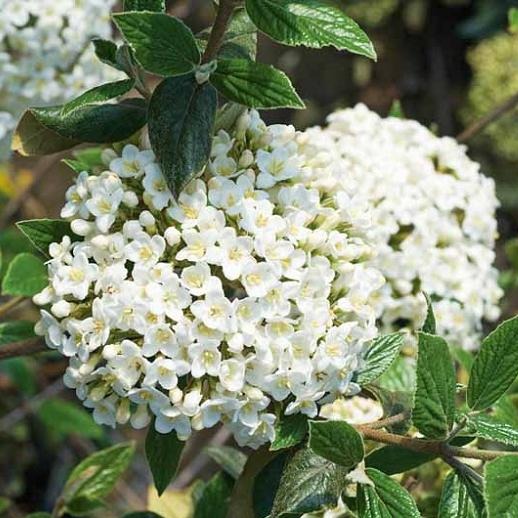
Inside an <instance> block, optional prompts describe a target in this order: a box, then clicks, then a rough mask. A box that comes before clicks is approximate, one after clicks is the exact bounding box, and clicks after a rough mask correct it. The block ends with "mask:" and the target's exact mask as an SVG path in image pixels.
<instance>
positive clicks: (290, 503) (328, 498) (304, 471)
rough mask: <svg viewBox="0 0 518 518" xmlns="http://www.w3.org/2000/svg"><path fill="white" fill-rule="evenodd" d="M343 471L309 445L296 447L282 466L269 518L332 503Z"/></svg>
mask: <svg viewBox="0 0 518 518" xmlns="http://www.w3.org/2000/svg"><path fill="white" fill-rule="evenodd" d="M346 473H347V470H346V469H345V468H343V467H341V466H338V465H336V464H334V463H333V462H330V461H328V460H326V459H324V458H322V457H320V456H318V455H315V454H314V453H313V451H312V450H311V449H309V448H305V449H302V450H299V451H297V452H296V453H295V455H294V456H293V457H292V459H291V460H290V461H289V462H288V464H287V465H286V467H285V469H284V472H283V474H282V477H281V482H280V484H279V489H278V490H277V493H276V495H275V500H274V503H273V509H272V512H271V515H270V516H271V518H276V517H277V516H283V515H285V514H290V513H292V514H302V513H311V512H313V511H318V510H320V509H321V508H323V507H326V506H329V507H332V506H335V505H336V503H337V501H338V497H339V496H340V493H341V491H342V488H343V483H344V477H345V475H346Z"/></svg>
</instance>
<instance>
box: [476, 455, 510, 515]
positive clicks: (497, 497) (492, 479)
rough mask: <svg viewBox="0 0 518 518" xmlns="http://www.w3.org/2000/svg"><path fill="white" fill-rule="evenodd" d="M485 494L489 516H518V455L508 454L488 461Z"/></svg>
mask: <svg viewBox="0 0 518 518" xmlns="http://www.w3.org/2000/svg"><path fill="white" fill-rule="evenodd" d="M484 496H485V500H486V502H487V510H488V516H489V518H500V517H504V516H505V517H508V518H513V517H516V516H518V457H517V456H515V455H508V456H504V457H500V458H498V459H496V460H493V461H491V462H488V463H487V464H486V468H485V485H484Z"/></svg>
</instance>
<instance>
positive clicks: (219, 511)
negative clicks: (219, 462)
mask: <svg viewBox="0 0 518 518" xmlns="http://www.w3.org/2000/svg"><path fill="white" fill-rule="evenodd" d="M232 486H233V480H232V478H231V477H230V476H229V475H227V474H226V473H216V475H214V476H213V477H212V478H211V479H210V480H209V482H208V483H207V484H206V486H205V488H204V489H203V492H202V494H201V497H200V499H199V500H198V502H197V504H196V508H195V509H194V518H226V517H227V511H228V504H229V502H230V494H231V492H232Z"/></svg>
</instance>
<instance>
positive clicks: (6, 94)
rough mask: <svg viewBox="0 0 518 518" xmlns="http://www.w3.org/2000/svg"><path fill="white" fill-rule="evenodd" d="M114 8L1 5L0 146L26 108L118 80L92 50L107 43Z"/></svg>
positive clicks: (107, 3) (39, 0)
mask: <svg viewBox="0 0 518 518" xmlns="http://www.w3.org/2000/svg"><path fill="white" fill-rule="evenodd" d="M115 3H116V0H59V1H56V0H0V12H1V13H2V15H1V16H0V141H1V140H2V139H4V138H5V137H6V135H7V134H8V133H9V132H10V130H11V129H12V126H13V118H14V119H16V118H17V117H18V116H19V115H20V113H21V112H22V111H23V110H24V109H25V108H26V107H27V106H28V105H29V104H30V105H32V106H34V105H42V104H50V103H54V104H57V103H60V102H62V101H63V100H66V99H71V98H72V97H75V96H77V95H78V94H80V93H82V92H83V91H84V90H86V89H88V88H92V87H94V86H97V85H98V84H99V83H100V82H103V81H104V80H109V79H112V78H114V77H115V76H116V75H117V73H116V72H115V71H114V70H111V69H110V68H109V67H107V66H105V65H103V64H102V63H101V62H100V61H99V60H98V59H97V58H96V56H95V54H94V51H93V45H91V44H90V39H91V38H92V37H94V36H99V37H102V38H108V37H110V35H111V27H110V9H111V8H112V7H113V6H114V5H115ZM0 156H1V155H0Z"/></svg>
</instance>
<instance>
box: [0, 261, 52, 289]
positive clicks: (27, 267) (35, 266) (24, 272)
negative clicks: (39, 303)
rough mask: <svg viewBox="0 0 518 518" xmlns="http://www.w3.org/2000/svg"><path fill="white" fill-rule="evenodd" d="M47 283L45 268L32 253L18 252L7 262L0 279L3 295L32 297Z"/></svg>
mask: <svg viewBox="0 0 518 518" xmlns="http://www.w3.org/2000/svg"><path fill="white" fill-rule="evenodd" d="M47 284H48V275H47V268H46V267H45V265H44V264H43V261H42V260H41V259H39V258H38V257H36V256H35V255H32V254H25V253H23V254H18V255H17V256H16V257H15V258H14V259H13V260H12V261H11V263H10V264H9V266H8V268H7V271H6V272H5V276H4V278H3V280H2V293H3V294H4V295H22V296H24V297H32V296H33V295H35V294H36V293H38V292H40V291H41V290H42V289H43V288H44V287H45V286H46V285H47Z"/></svg>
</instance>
